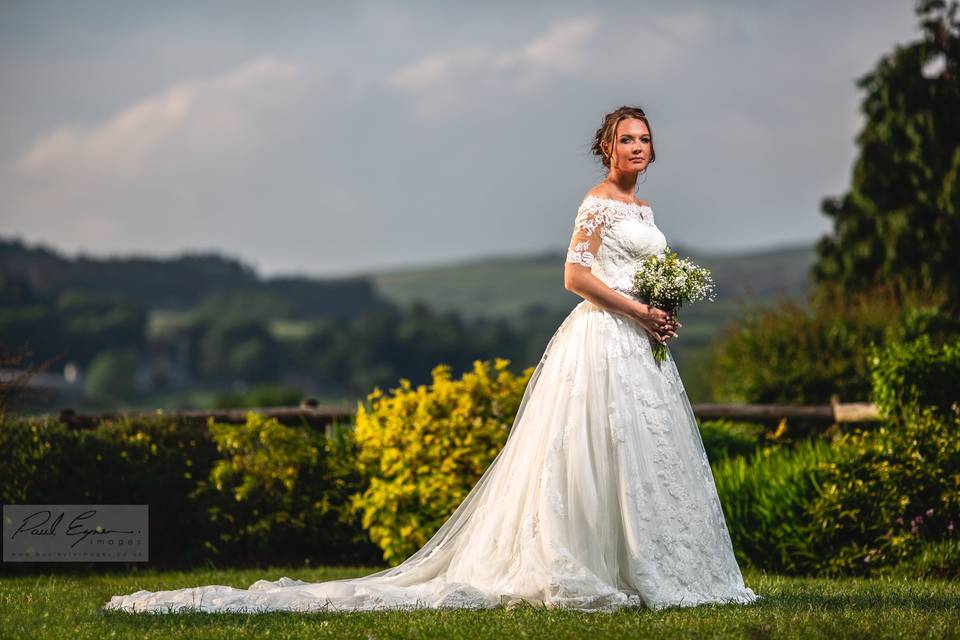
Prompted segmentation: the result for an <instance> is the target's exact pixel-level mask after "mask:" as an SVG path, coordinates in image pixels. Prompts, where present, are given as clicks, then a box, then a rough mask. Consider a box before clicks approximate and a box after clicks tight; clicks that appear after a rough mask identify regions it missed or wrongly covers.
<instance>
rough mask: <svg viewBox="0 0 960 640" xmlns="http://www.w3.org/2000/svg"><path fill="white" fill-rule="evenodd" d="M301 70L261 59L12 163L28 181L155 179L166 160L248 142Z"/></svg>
mask: <svg viewBox="0 0 960 640" xmlns="http://www.w3.org/2000/svg"><path fill="white" fill-rule="evenodd" d="M298 71H299V70H298V67H297V66H296V65H295V64H293V63H291V62H288V61H285V60H282V59H277V58H272V57H263V58H259V59H255V60H252V61H250V62H247V63H245V64H242V65H240V66H239V67H237V68H236V69H233V70H231V71H229V72H226V73H223V74H221V75H217V76H214V77H211V78H205V79H199V80H191V81H186V82H181V83H178V84H175V85H173V86H171V87H169V88H168V89H166V90H165V91H163V92H161V93H159V94H157V95H153V96H149V97H147V98H145V99H143V100H141V101H140V102H138V103H136V104H133V105H131V106H129V107H127V108H125V109H123V110H122V111H120V112H118V113H116V114H115V115H113V116H111V117H109V118H108V119H106V121H104V122H102V123H101V124H96V125H92V126H82V125H69V126H66V127H63V128H60V129H58V130H56V131H53V132H51V133H48V134H45V135H43V136H41V137H40V138H39V139H37V140H36V141H35V142H34V143H33V144H31V145H30V146H29V148H28V149H27V150H26V151H25V152H24V153H23V154H21V156H20V157H19V158H18V159H17V160H16V161H15V163H14V173H15V175H17V176H19V177H21V178H26V179H31V178H33V179H43V180H51V179H65V180H70V179H77V180H91V179H92V180H97V181H108V182H116V181H119V180H130V179H136V178H138V177H142V176H144V175H146V174H148V173H150V172H153V171H155V170H156V169H157V168H158V167H157V165H158V164H162V163H163V162H167V161H169V160H170V159H171V156H184V155H185V152H189V154H190V161H197V160H201V161H202V160H203V159H209V158H210V157H213V156H217V155H221V154H224V153H228V152H230V151H232V150H236V149H237V148H239V147H242V146H243V145H244V144H245V143H249V142H250V138H251V136H255V135H256V132H257V127H256V126H255V125H256V122H257V121H258V119H259V118H261V117H262V116H263V115H264V113H266V112H270V111H271V110H272V109H274V108H276V107H278V106H282V105H283V104H284V103H285V102H287V101H288V100H289V99H290V97H291V96H292V94H293V93H295V92H296V91H297V83H296V82H295V80H296V79H297V77H298V75H299V73H298Z"/></svg>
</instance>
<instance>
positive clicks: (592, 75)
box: [384, 8, 709, 117]
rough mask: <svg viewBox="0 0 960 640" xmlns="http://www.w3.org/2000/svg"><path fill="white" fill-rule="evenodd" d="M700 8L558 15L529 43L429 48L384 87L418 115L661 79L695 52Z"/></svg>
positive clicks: (704, 27)
mask: <svg viewBox="0 0 960 640" xmlns="http://www.w3.org/2000/svg"><path fill="white" fill-rule="evenodd" d="M708 28H709V20H708V18H707V15H706V13H705V11H704V10H703V9H700V8H692V9H687V10H683V11H680V12H677V13H673V14H670V15H653V16H649V17H646V16H644V17H642V18H639V19H637V18H634V19H630V20H622V19H620V18H619V17H611V16H609V15H606V14H605V13H603V12H594V13H591V14H587V15H581V16H578V17H574V18H567V19H562V20H558V21H556V22H554V23H553V24H551V25H549V26H548V27H547V28H546V30H544V31H543V32H541V33H539V34H537V35H535V36H534V37H532V38H531V39H530V40H529V41H526V42H522V43H520V44H518V45H517V46H513V47H508V48H506V49H504V48H496V47H492V46H490V45H486V44H470V45H467V46H464V47H461V48H458V49H452V50H446V51H438V52H434V53H431V54H429V55H427V56H425V57H423V58H421V59H419V60H416V61H414V62H412V63H410V64H407V65H404V66H401V67H399V68H397V69H395V70H394V71H392V72H391V73H389V74H388V75H387V76H386V78H385V81H384V84H385V85H386V86H387V87H388V88H389V89H392V90H395V91H397V92H398V93H400V94H401V95H405V96H406V97H408V98H409V99H410V100H411V101H412V103H413V106H414V109H415V111H417V112H418V113H419V114H420V115H421V116H425V117H436V116H440V115H443V114H444V112H446V111H448V110H449V109H450V108H451V107H456V106H458V105H463V104H467V103H469V102H470V101H471V99H474V98H482V99H483V100H484V102H485V103H487V105H488V106H490V107H492V106H495V105H496V104H497V103H498V102H497V98H512V97H523V96H536V95H542V93H543V91H544V90H546V89H549V88H550V87H549V85H550V84H551V83H556V82H558V81H567V80H569V79H570V78H583V79H596V80H604V81H623V80H624V79H625V78H630V77H632V78H635V79H637V78H643V79H645V80H649V79H652V78H661V77H664V76H665V75H666V74H669V73H670V70H671V69H676V68H677V67H678V66H679V64H680V63H681V61H682V60H684V59H685V58H687V57H688V56H690V55H693V52H694V51H695V50H696V48H697V46H698V44H699V43H700V42H701V41H702V40H704V36H705V34H706V33H707V32H708Z"/></svg>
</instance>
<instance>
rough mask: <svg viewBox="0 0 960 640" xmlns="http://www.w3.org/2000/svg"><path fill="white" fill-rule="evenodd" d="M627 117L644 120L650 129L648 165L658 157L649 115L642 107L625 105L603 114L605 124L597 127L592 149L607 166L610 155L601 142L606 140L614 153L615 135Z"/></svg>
mask: <svg viewBox="0 0 960 640" xmlns="http://www.w3.org/2000/svg"><path fill="white" fill-rule="evenodd" d="M627 118H636V119H637V120H643V122H644V124H646V125H647V130H648V131H650V162H648V163H647V165H648V166H649V165H650V164H652V163H653V161H654V160H656V159H657V153H656V151H654V149H653V128H651V127H650V122H649V121H648V120H647V115H646V114H645V113H644V112H643V109H641V108H640V107H626V106H624V107H620V108H619V109H617V110H616V111H611V112H610V113H608V114H607V115H605V116H603V124H602V125H600V128H599V129H597V133H596V135H595V136H594V140H593V146H592V147H591V149H590V150H591V151H592V152H593V154H594V155H596V156H598V157H599V158H600V162H601V163H603V166H605V167H607V168H609V167H610V156H608V155H606V154H604V152H603V147H602V146H600V144H601V143H602V142H606V143H607V148H608V149H610V153H613V150H614V148H615V142H616V140H615V136H616V133H617V125H618V124H619V123H620V121H621V120H626V119H627ZM644 171H646V169H644Z"/></svg>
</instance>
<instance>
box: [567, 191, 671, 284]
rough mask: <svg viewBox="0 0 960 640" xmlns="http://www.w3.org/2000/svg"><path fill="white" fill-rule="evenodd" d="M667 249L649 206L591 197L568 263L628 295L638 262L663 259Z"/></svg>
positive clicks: (579, 214) (581, 210)
mask: <svg viewBox="0 0 960 640" xmlns="http://www.w3.org/2000/svg"><path fill="white" fill-rule="evenodd" d="M666 247H667V239H666V237H665V236H664V235H663V233H661V232H660V229H658V228H657V227H656V225H655V224H654V219H653V209H651V208H650V207H649V206H648V205H640V204H631V203H627V202H622V201H620V200H613V199H610V198H602V197H600V196H587V197H586V198H584V200H583V203H582V204H581V205H580V208H579V209H578V210H577V218H576V222H575V224H574V230H573V237H572V238H571V240H570V247H569V248H568V249H567V260H566V261H567V262H572V263H574V264H580V265H583V266H585V267H589V268H590V271H591V273H593V274H594V275H595V276H597V277H598V278H599V279H600V280H601V281H602V282H603V283H604V284H606V285H607V286H608V287H610V288H611V289H616V290H618V291H621V292H624V293H626V292H627V291H629V290H630V288H631V287H632V284H633V274H634V272H635V271H636V268H637V261H638V260H640V259H642V258H644V257H646V256H651V255H657V256H660V257H663V255H664V250H665V249H666Z"/></svg>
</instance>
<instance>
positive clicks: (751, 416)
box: [59, 396, 881, 428]
mask: <svg viewBox="0 0 960 640" xmlns="http://www.w3.org/2000/svg"><path fill="white" fill-rule="evenodd" d="M249 411H255V412H257V413H260V414H263V415H265V416H267V417H270V418H276V419H277V421H278V422H280V423H281V424H286V425H302V424H307V425H310V426H312V427H322V428H326V427H328V426H329V425H331V424H333V423H334V422H349V421H352V420H353V415H354V412H353V411H352V410H350V409H346V408H344V407H340V406H322V405H318V404H317V403H316V402H315V401H311V400H306V401H304V402H302V403H301V404H300V406H298V407H259V408H248V409H220V410H196V411H163V412H162V415H164V416H167V417H170V418H180V419H188V420H190V419H192V420H203V421H206V420H207V419H208V418H213V419H214V420H216V421H217V422H229V423H242V422H245V421H246V415H247V412H249ZM693 412H694V414H695V415H696V416H697V418H699V419H700V420H711V419H717V418H726V419H728V420H745V421H759V422H771V421H772V422H775V421H778V420H782V419H784V418H786V419H787V420H789V419H791V418H793V419H795V420H801V421H803V422H811V423H819V424H840V423H845V422H874V421H878V420H880V419H881V416H880V413H879V412H878V411H877V407H876V405H874V404H872V403H869V402H849V403H841V402H839V401H838V400H837V398H836V396H834V397H833V398H832V399H831V404H828V405H792V404H710V403H698V404H694V405H693ZM120 415H121V414H118V413H101V414H78V413H76V412H75V411H73V410H72V409H62V410H61V411H60V414H59V420H60V421H61V422H63V423H65V424H69V425H70V426H74V427H77V428H90V427H93V426H96V424H97V423H99V422H100V421H101V420H109V419H115V418H118V417H120ZM122 415H125V416H127V417H130V418H146V417H150V416H154V417H155V416H157V415H158V412H157V411H143V412H128V413H124V414H122Z"/></svg>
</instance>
